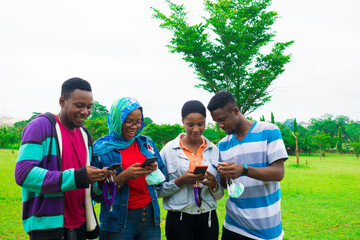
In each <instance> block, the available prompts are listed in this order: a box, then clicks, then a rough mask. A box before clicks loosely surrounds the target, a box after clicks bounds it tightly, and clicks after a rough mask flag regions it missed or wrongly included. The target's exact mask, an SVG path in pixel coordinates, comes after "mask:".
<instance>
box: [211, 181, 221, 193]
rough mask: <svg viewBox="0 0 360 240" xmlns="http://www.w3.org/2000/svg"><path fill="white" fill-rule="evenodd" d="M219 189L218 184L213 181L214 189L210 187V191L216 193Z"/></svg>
mask: <svg viewBox="0 0 360 240" xmlns="http://www.w3.org/2000/svg"><path fill="white" fill-rule="evenodd" d="M218 188H219V183H218V181H217V180H216V179H215V187H210V191H212V192H216V191H217V190H218Z"/></svg>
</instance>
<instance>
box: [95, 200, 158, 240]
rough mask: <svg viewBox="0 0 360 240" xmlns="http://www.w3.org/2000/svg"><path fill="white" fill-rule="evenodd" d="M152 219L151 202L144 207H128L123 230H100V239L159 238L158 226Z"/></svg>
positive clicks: (141, 239)
mask: <svg viewBox="0 0 360 240" xmlns="http://www.w3.org/2000/svg"><path fill="white" fill-rule="evenodd" d="M153 219H154V210H153V207H152V204H151V203H149V204H148V205H147V206H146V207H144V208H138V209H128V214H127V218H126V224H125V229H124V231H122V232H109V231H101V233H100V240H131V239H134V240H160V239H161V230H160V226H158V227H156V226H155V223H154V220H153Z"/></svg>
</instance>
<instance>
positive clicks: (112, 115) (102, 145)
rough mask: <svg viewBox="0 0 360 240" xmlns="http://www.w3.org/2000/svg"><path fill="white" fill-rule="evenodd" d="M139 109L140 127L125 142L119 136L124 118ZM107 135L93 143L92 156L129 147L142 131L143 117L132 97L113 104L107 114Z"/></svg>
mask: <svg viewBox="0 0 360 240" xmlns="http://www.w3.org/2000/svg"><path fill="white" fill-rule="evenodd" d="M137 108H139V109H140V110H141V127H140V128H139V130H138V131H137V132H136V134H135V136H134V137H133V138H132V139H131V140H126V139H125V138H123V137H122V135H121V127H122V124H123V122H124V121H125V119H126V117H127V116H128V115H129V113H131V112H132V111H134V110H135V109H137ZM107 122H108V128H109V133H108V134H107V135H106V136H104V137H102V138H99V139H98V140H96V142H95V143H94V155H95V156H99V155H102V154H105V153H108V152H110V151H112V150H114V149H125V148H127V147H129V146H130V145H131V144H132V143H133V142H134V140H135V139H136V138H137V137H138V136H139V135H140V133H141V131H142V130H143V129H144V126H145V124H144V116H143V113H142V107H141V106H140V104H139V102H138V101H136V100H135V99H134V98H132V97H124V98H120V99H117V100H115V101H114V102H113V104H112V105H111V108H110V112H109V114H108V120H107Z"/></svg>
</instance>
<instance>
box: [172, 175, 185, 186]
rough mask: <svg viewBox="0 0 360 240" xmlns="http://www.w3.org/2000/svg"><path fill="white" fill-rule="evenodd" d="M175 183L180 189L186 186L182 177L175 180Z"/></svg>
mask: <svg viewBox="0 0 360 240" xmlns="http://www.w3.org/2000/svg"><path fill="white" fill-rule="evenodd" d="M174 183H175V185H176V186H177V187H178V188H181V187H182V186H183V185H184V183H183V181H182V179H181V177H178V178H177V179H175V180H174Z"/></svg>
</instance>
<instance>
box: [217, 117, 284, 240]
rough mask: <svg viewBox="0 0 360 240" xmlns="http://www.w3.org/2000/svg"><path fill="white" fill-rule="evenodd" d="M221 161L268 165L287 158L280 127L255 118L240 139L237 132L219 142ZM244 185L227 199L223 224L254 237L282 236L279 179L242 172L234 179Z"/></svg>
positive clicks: (274, 237) (272, 237)
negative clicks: (261, 179) (265, 179)
mask: <svg viewBox="0 0 360 240" xmlns="http://www.w3.org/2000/svg"><path fill="white" fill-rule="evenodd" d="M219 150H220V157H221V161H223V162H236V163H239V164H247V165H248V166H252V167H267V166H269V165H270V164H271V163H273V162H275V161H277V160H279V159H284V160H286V159H288V155H287V152H286V149H285V145H284V142H283V140H282V137H281V132H280V130H279V128H278V127H277V126H276V125H274V124H271V123H266V122H257V121H255V122H254V123H253V125H252V127H251V129H250V130H249V132H248V133H247V135H246V136H245V137H244V139H242V140H241V141H239V140H238V139H237V138H236V137H235V136H234V134H231V135H227V136H226V137H225V138H223V139H222V140H221V141H220V142H219ZM234 182H235V183H242V184H243V185H244V186H245V189H244V192H243V194H242V195H241V196H240V197H239V198H237V199H234V198H230V197H229V199H228V200H227V202H226V216H225V223H224V227H225V228H226V229H228V230H230V231H232V232H235V233H238V234H241V235H244V236H246V237H250V238H254V239H282V237H283V235H284V232H283V230H282V224H281V213H280V201H281V192H280V182H277V181H271V182H264V181H259V180H256V179H253V178H250V177H246V176H241V177H239V178H237V179H235V180H234Z"/></svg>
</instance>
